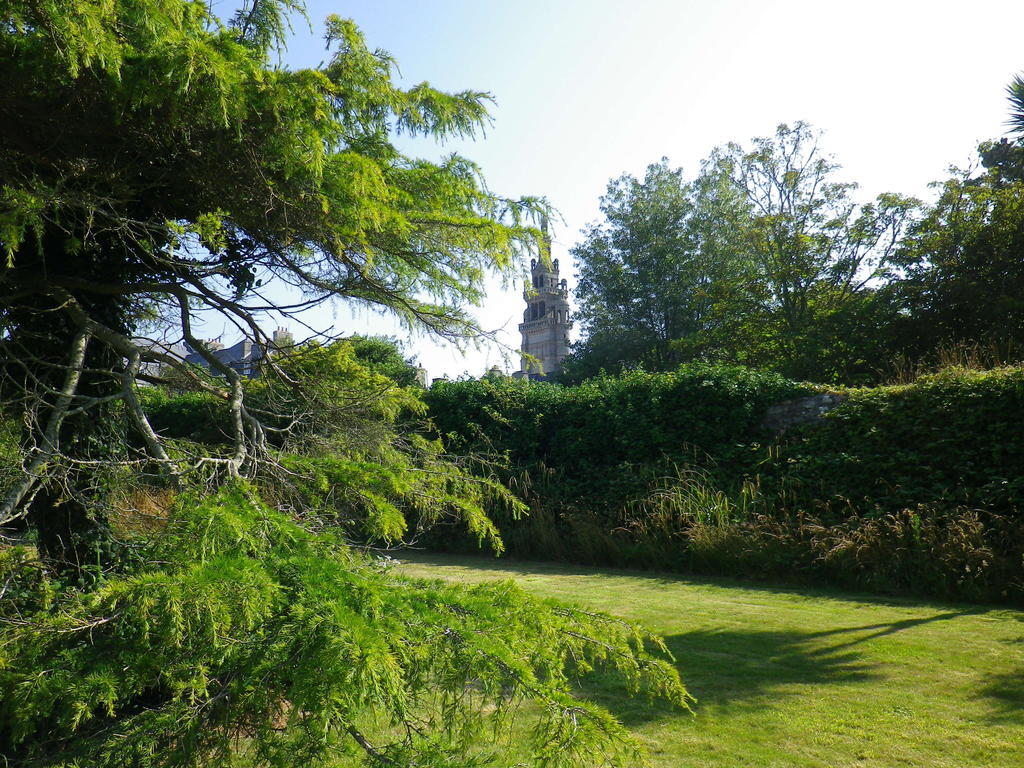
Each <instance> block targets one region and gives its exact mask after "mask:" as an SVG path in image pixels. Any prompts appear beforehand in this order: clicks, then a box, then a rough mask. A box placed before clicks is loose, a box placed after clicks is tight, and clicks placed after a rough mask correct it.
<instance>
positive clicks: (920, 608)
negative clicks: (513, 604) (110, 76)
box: [402, 554, 1024, 768]
mask: <svg viewBox="0 0 1024 768" xmlns="http://www.w3.org/2000/svg"><path fill="white" fill-rule="evenodd" d="M403 559H404V564H403V566H402V569H403V571H404V572H406V573H408V574H409V575H414V576H420V577H427V578H443V579H451V580H455V581H463V582H478V581H483V580H488V579H514V580H515V581H516V582H518V583H519V584H520V585H522V586H523V587H524V588H526V589H528V590H530V591H531V592H533V593H535V594H537V595H541V596H545V597H553V598H559V599H562V600H568V601H572V602H574V603H577V604H580V605H583V606H587V607H590V608H594V609H598V610H602V611H607V612H609V613H614V614H616V615H619V616H622V617H625V618H628V619H632V620H635V621H638V622H641V623H642V624H644V625H645V626H647V627H649V628H650V629H653V630H655V631H657V632H658V633H660V634H661V635H662V636H663V637H664V638H665V640H666V642H667V644H668V646H669V648H670V649H671V650H672V653H673V654H674V655H675V657H676V660H677V662H678V666H679V671H680V673H681V674H682V677H683V680H684V681H685V682H686V684H687V687H688V688H689V690H690V692H691V693H692V694H693V695H694V696H696V698H697V700H698V701H697V705H696V707H695V714H694V715H688V714H685V713H680V712H678V711H674V710H671V709H669V708H667V707H665V706H661V705H659V704H657V703H654V704H651V703H648V702H646V701H643V700H634V699H630V698H629V697H627V696H626V695H625V694H624V692H623V691H622V689H621V688H620V687H619V686H618V685H617V682H616V681H615V680H614V679H613V678H612V677H610V676H605V677H602V676H596V677H594V678H591V679H588V680H586V681H584V683H583V693H584V695H587V696H589V697H591V698H592V699H594V700H596V701H599V702H600V703H602V704H603V705H604V706H606V707H607V708H608V709H610V710H611V711H612V712H613V713H614V714H615V715H616V716H618V717H619V719H620V720H622V722H623V723H625V724H626V725H627V726H628V727H629V728H630V729H631V730H632V731H633V732H634V733H636V734H637V736H638V737H639V739H640V740H641V741H642V742H643V743H644V744H645V746H646V747H647V749H648V751H649V752H650V756H651V762H652V763H653V764H654V765H656V766H666V767H667V766H672V767H673V768H677V767H681V766H709V767H710V766H722V768H725V767H726V766H728V767H729V768H735V767H736V766H780V767H781V766H786V767H787V768H789V767H790V766H830V767H832V766H858V767H862V768H863V767H868V766H878V768H883V767H884V768H891V767H892V766H949V767H950V768H968V767H973V766H992V767H993V768H996V767H998V768H1016V767H1021V766H1024V612H1020V611H1014V610H1006V609H1001V608H992V607H988V606H970V605H943V604H936V603H926V602H919V601H911V600H886V599H879V598H872V597H866V596H863V595H848V594H842V593H838V592H834V591H822V590H805V589H788V588H773V587H765V586H760V585H751V584H744V583H739V582H731V581H724V580H716V581H707V580H694V579H686V578H680V577H673V576H664V575H652V574H647V573H639V572H634V571H612V570H592V569H582V568H572V567H561V566H554V565H546V564H536V563H523V562H515V561H507V560H495V559H487V558H466V557H463V558H457V557H435V556H424V555H418V554H417V555H412V556H407V557H406V558H403Z"/></svg>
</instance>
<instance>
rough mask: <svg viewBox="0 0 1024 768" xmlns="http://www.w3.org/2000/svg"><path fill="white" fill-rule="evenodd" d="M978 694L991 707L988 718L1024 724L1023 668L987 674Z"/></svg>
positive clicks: (1000, 721)
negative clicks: (997, 673)
mask: <svg viewBox="0 0 1024 768" xmlns="http://www.w3.org/2000/svg"><path fill="white" fill-rule="evenodd" d="M978 694H979V698H982V699H985V701H986V703H988V704H989V706H991V707H992V712H991V714H990V715H989V719H990V720H992V721H993V722H997V723H1019V724H1021V725H1024V669H1017V670H1015V671H1013V672H1005V673H1003V674H999V675H989V676H988V677H987V678H986V679H985V684H984V685H983V686H982V688H981V690H980V691H978Z"/></svg>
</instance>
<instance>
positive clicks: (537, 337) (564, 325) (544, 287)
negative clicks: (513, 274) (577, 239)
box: [513, 242, 572, 379]
mask: <svg viewBox="0 0 1024 768" xmlns="http://www.w3.org/2000/svg"><path fill="white" fill-rule="evenodd" d="M545 245H546V246H547V251H548V253H550V250H551V248H550V243H549V242H548V243H545ZM523 299H524V300H525V301H526V312H525V313H524V314H523V322H521V323H520V324H519V332H520V333H521V334H522V335H523V341H522V347H521V350H522V352H523V357H522V360H521V364H520V365H521V369H522V370H520V371H518V372H516V373H514V374H513V376H514V377H515V378H524V377H526V376H529V377H530V378H531V379H543V378H544V377H546V376H549V375H551V374H552V373H555V372H556V371H558V370H559V368H561V365H562V360H563V359H564V358H565V356H566V355H567V354H569V330H570V329H571V328H572V321H571V320H570V319H569V289H568V287H567V285H566V281H565V280H560V279H559V277H558V259H554V260H551V261H550V262H549V261H547V260H545V259H530V285H528V286H527V287H526V290H525V291H523Z"/></svg>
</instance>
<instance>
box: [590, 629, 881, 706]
mask: <svg viewBox="0 0 1024 768" xmlns="http://www.w3.org/2000/svg"><path fill="white" fill-rule="evenodd" d="M665 644H666V645H667V646H668V648H669V650H670V651H672V654H673V655H674V656H675V657H676V662H677V666H678V668H679V673H680V675H681V676H682V678H683V681H684V682H685V683H686V687H687V689H688V690H689V691H690V693H691V694H692V695H693V696H694V697H695V698H696V699H697V704H696V706H695V707H694V710H695V711H700V710H704V709H708V708H710V709H714V710H719V711H721V710H725V709H736V708H755V709H760V708H763V707H766V706H768V705H769V704H770V703H771V702H772V701H773V700H775V699H776V698H778V697H779V696H780V695H783V692H782V689H784V688H785V687H786V686H790V685H817V686H822V685H846V684H849V683H857V682H862V681H866V680H870V679H872V678H873V677H875V676H876V675H875V673H874V672H873V671H872V669H871V666H870V665H869V664H867V663H866V662H864V660H863V659H862V658H861V656H860V654H859V653H857V652H855V651H851V650H846V649H845V646H846V644H845V643H843V644H841V645H839V646H822V645H821V641H820V639H819V637H818V635H817V633H802V632H775V631H759V630H749V631H740V630H731V629H730V630H699V631H694V632H686V633H683V634H679V635H672V636H669V637H666V638H665ZM581 693H582V694H583V695H584V696H585V697H586V698H588V699H591V700H593V701H595V702H597V703H599V704H601V705H602V706H604V707H606V708H607V709H608V710H610V711H611V712H612V714H614V715H615V716H616V717H617V718H619V720H621V721H622V722H623V723H624V724H626V725H628V726H633V725H639V724H641V723H645V722H649V721H652V720H657V719H660V718H662V717H666V716H672V715H675V714H678V712H679V710H678V709H674V708H672V707H670V706H669V705H667V704H664V703H662V702H659V701H648V700H646V699H644V698H643V697H636V698H629V697H628V696H627V695H626V693H625V690H624V687H623V685H622V681H621V679H619V678H618V676H617V675H615V674H613V673H603V672H602V673H596V674H593V675H590V676H588V677H587V679H586V681H585V682H584V684H583V686H582V691H581Z"/></svg>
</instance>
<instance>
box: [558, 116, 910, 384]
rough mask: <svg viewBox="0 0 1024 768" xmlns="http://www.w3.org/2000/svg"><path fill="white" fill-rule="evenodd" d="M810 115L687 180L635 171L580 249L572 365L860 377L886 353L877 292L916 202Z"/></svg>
mask: <svg viewBox="0 0 1024 768" xmlns="http://www.w3.org/2000/svg"><path fill="white" fill-rule="evenodd" d="M818 139H819V136H818V134H817V133H816V132H815V131H814V130H813V129H812V128H810V126H808V125H806V124H804V123H797V124H795V125H794V126H792V127H791V126H787V125H780V126H779V127H778V129H777V130H776V133H775V134H774V135H773V136H771V137H765V138H757V139H754V140H753V142H752V146H751V147H749V148H744V147H742V146H740V145H738V144H728V145H726V146H724V147H721V148H718V149H716V150H715V151H714V152H713V153H712V154H711V155H710V157H709V158H708V159H707V160H706V161H705V163H704V165H703V168H702V170H701V173H700V174H699V175H698V176H697V178H696V179H695V180H694V181H692V182H688V181H686V180H685V179H684V178H683V176H682V173H681V171H678V170H676V171H673V170H671V169H670V168H668V166H667V164H666V163H665V162H664V161H663V162H662V163H661V164H659V165H654V166H651V167H650V168H649V169H648V173H647V176H646V177H645V179H644V180H643V181H642V182H641V181H639V180H637V179H635V178H632V177H629V176H624V177H622V178H620V179H618V180H616V181H613V182H612V183H611V184H610V185H609V188H608V193H607V194H606V195H605V197H603V198H602V203H601V205H602V213H603V214H604V216H605V218H604V221H603V222H602V223H600V224H597V225H594V226H593V227H591V228H590V229H589V230H588V231H587V232H586V233H585V237H584V240H583V242H582V243H581V244H580V245H579V246H577V248H576V249H575V250H574V252H573V253H574V255H575V257H576V259H577V262H578V263H579V264H580V285H579V289H578V299H579V302H580V313H579V314H580V316H581V317H582V318H583V320H584V321H585V323H584V325H585V329H586V330H587V332H588V334H589V335H588V336H587V338H586V339H585V341H584V342H583V343H582V344H580V345H579V346H578V348H577V350H576V352H575V355H574V357H573V358H572V359H570V360H569V361H568V362H567V364H566V369H567V371H568V372H569V373H570V374H572V373H573V372H574V371H575V372H576V373H577V375H580V374H586V373H593V372H595V371H596V369H598V368H600V367H602V366H604V367H608V368H613V367H616V366H621V365H622V364H624V363H634V364H636V363H639V364H643V365H646V366H648V367H652V368H656V369H658V368H660V369H663V368H666V367H670V366H672V365H674V364H676V363H678V362H680V361H683V360H688V359H693V358H710V359H724V360H729V361H734V362H743V363H747V364H751V365H757V366H762V367H770V368H774V369H776V370H779V371H781V372H784V373H786V374H788V375H791V376H796V377H801V378H811V379H818V380H829V381H834V380H851V379H855V378H856V377H858V376H863V375H870V373H871V368H872V364H873V363H875V362H876V360H877V358H878V357H880V356H884V352H883V351H882V349H881V348H880V347H879V344H878V343H876V341H875V340H876V339H879V338H880V333H879V328H880V326H882V325H884V323H885V322H887V320H888V319H891V317H892V315H893V313H894V312H895V309H894V308H893V305H892V304H891V302H887V301H886V300H885V299H884V297H879V296H877V295H876V289H877V288H878V287H879V286H880V285H882V284H883V282H884V280H885V279H886V275H887V274H888V269H889V267H890V262H891V260H892V257H893V254H894V252H895V249H896V247H897V245H898V243H899V242H900V239H901V237H902V235H903V233H904V231H905V229H906V227H907V225H908V223H909V222H910V221H911V219H912V218H913V216H914V214H915V211H916V208H917V205H918V203H917V201H915V200H913V199H911V198H906V197H902V196H900V195H895V194H883V195H880V196H879V197H878V198H877V199H876V200H875V201H874V202H872V203H867V204H864V205H861V204H859V203H857V202H856V201H855V199H854V197H853V192H854V190H855V189H856V186H855V185H854V184H849V183H842V182H839V181H837V180H836V173H837V171H838V170H839V166H838V165H837V164H836V163H835V161H834V160H832V159H831V158H830V157H828V156H827V155H825V154H823V152H822V151H821V150H820V148H819V146H818Z"/></svg>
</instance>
